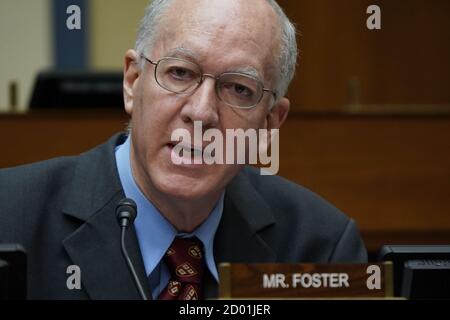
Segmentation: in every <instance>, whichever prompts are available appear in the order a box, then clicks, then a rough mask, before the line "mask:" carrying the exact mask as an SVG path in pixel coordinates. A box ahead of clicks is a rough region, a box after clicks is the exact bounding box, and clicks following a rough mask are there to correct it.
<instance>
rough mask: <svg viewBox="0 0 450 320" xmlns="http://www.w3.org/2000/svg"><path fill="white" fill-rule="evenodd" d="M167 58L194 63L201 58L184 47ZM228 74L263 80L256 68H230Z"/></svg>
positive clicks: (174, 49) (172, 51) (171, 51)
mask: <svg viewBox="0 0 450 320" xmlns="http://www.w3.org/2000/svg"><path fill="white" fill-rule="evenodd" d="M165 56H166V57H175V58H188V59H190V60H192V61H194V62H197V61H199V57H198V55H197V54H195V53H194V52H193V51H192V50H190V49H187V48H185V47H182V46H180V47H176V48H173V49H172V50H170V51H169V52H168V53H167V54H166V55H165ZM226 72H236V73H242V74H245V75H248V76H250V77H253V78H256V79H259V80H260V81H261V79H262V78H261V75H260V73H259V72H258V70H256V68H254V67H237V68H230V69H228V70H227V71H226Z"/></svg>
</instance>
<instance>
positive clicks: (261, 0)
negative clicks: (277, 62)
mask: <svg viewBox="0 0 450 320" xmlns="http://www.w3.org/2000/svg"><path fill="white" fill-rule="evenodd" d="M247 1H248V2H251V3H253V4H257V6H256V7H253V8H252V7H251V6H249V4H248V3H247ZM247 1H242V0H238V1H236V0H223V1H222V0H212V1H211V0H208V1H203V0H192V1H186V2H183V1H178V0H174V3H173V5H172V6H171V7H170V8H169V11H168V12H167V13H166V14H167V16H166V17H165V18H164V19H163V21H162V29H161V34H160V37H159V39H158V41H161V42H160V43H155V44H156V46H155V47H158V45H160V46H159V47H160V50H158V54H159V55H174V56H181V57H183V58H185V57H188V58H190V59H192V60H194V61H196V62H199V61H205V60H206V59H208V58H209V55H210V53H211V51H214V52H215V53H217V52H218V48H219V47H220V48H221V49H222V51H221V52H220V54H219V56H220V55H223V56H220V57H217V59H220V61H224V60H226V59H228V58H230V60H234V59H233V58H235V57H239V53H242V55H241V56H245V59H240V58H237V59H236V62H237V63H236V65H233V66H232V67H233V68H235V70H220V71H236V72H238V71H239V72H242V71H244V73H246V74H249V75H252V76H254V77H257V78H259V79H262V80H263V78H264V76H265V75H266V76H267V75H268V74H269V71H270V73H271V71H272V67H271V66H270V64H272V62H273V61H274V57H275V56H276V55H277V53H278V50H279V44H280V42H279V37H277V34H279V32H280V31H279V25H278V17H277V16H276V14H275V12H274V11H273V10H272V8H271V7H270V5H268V3H267V1H266V0H247ZM244 3H246V4H244ZM177 4H180V6H181V7H178V5H177ZM266 6H268V7H269V8H262V7H266ZM267 10H272V15H270V14H267ZM264 11H266V14H265V15H261V13H262V12H264ZM158 41H157V42H158ZM157 58H160V56H158V57H157ZM239 60H242V61H239ZM243 60H246V63H244V61H243ZM231 64H233V63H231ZM237 68H239V69H240V70H237Z"/></svg>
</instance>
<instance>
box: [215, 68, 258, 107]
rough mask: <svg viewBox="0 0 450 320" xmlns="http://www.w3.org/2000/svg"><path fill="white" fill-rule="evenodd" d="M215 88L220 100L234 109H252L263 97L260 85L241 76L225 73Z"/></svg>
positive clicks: (254, 80)
mask: <svg viewBox="0 0 450 320" xmlns="http://www.w3.org/2000/svg"><path fill="white" fill-rule="evenodd" d="M217 86H218V95H219V97H220V99H222V101H224V102H225V103H227V104H229V105H232V106H235V107H241V108H251V107H254V106H255V105H256V104H258V102H259V101H260V100H261V97H262V95H263V86H262V84H261V83H260V82H259V81H258V80H256V79H254V78H252V77H248V76H245V75H242V74H234V73H225V74H223V75H222V76H221V77H220V78H219V80H218V83H217Z"/></svg>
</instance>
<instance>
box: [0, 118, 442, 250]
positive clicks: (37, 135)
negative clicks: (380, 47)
mask: <svg viewBox="0 0 450 320" xmlns="http://www.w3.org/2000/svg"><path fill="white" fill-rule="evenodd" d="M127 120H128V118H127V116H126V115H125V114H124V112H122V111H120V110H103V111H83V112H69V111H59V112H42V113H34V114H27V115H0V135H1V137H2V138H3V139H2V142H1V143H0V147H1V150H2V152H1V156H0V167H8V166H13V165H18V164H23V163H28V162H32V161H37V160H43V159H47V158H49V157H55V156H60V155H71V154H78V153H80V152H83V151H85V150H87V149H89V148H91V147H93V146H95V145H96V144H98V143H101V142H103V141H105V140H106V139H108V137H109V136H110V135H112V134H113V133H115V132H118V131H121V130H124V129H125V127H126V123H127ZM449 138H450V116H439V117H437V116H434V117H433V116H414V117H411V116H382V115H377V116H342V115H303V116H300V115H292V116H291V117H290V118H289V119H288V121H287V122H286V124H285V125H284V127H283V128H282V130H281V134H280V175H282V176H284V177H286V178H288V179H291V180H293V181H295V182H297V183H299V184H302V185H304V186H306V187H308V188H310V189H312V190H313V191H315V192H316V193H318V194H320V195H322V196H323V197H324V198H326V199H328V200H329V201H330V202H332V203H334V204H335V205H336V206H337V207H338V208H340V209H341V210H343V211H344V212H346V213H347V214H348V215H349V216H351V217H352V218H354V219H355V220H356V221H357V222H358V225H359V227H360V229H361V232H362V234H363V237H364V239H365V241H366V245H367V246H368V249H369V250H370V251H371V253H372V254H373V253H375V252H376V251H377V250H378V249H379V247H380V246H381V245H382V244H385V243H391V244H392V243H395V244H408V243H410V244H413V243H416V244H418V243H423V244H431V243H441V244H445V243H447V244H448V243H450V139H449Z"/></svg>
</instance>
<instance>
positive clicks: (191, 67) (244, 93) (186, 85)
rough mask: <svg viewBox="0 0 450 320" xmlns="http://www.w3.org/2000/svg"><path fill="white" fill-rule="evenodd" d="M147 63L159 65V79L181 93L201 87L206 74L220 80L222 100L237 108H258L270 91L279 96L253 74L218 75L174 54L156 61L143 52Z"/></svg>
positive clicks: (157, 69) (156, 73) (164, 86)
mask: <svg viewBox="0 0 450 320" xmlns="http://www.w3.org/2000/svg"><path fill="white" fill-rule="evenodd" d="M141 57H142V58H144V59H145V60H146V61H147V62H149V63H151V64H152V65H154V66H155V72H154V76H155V80H156V82H157V83H158V84H159V85H160V86H161V87H162V88H164V89H166V90H167V91H170V92H173V93H177V94H189V93H191V92H194V91H195V90H196V89H197V88H198V87H200V86H201V84H202V83H203V81H204V80H205V78H206V77H210V78H213V79H215V80H216V83H215V90H216V94H217V96H218V97H219V99H220V100H221V101H223V102H224V103H226V104H227V105H229V106H231V107H235V108H242V109H250V108H253V107H255V106H256V105H257V104H258V103H259V102H260V101H261V99H262V98H263V96H264V93H265V92H269V93H271V94H272V95H273V97H274V99H276V93H275V92H274V91H273V90H269V89H266V88H264V86H263V84H262V83H261V81H259V80H258V79H257V78H254V77H252V76H249V75H246V74H243V73H237V72H225V73H222V74H220V75H218V76H214V75H211V74H207V73H202V70H201V68H200V66H199V65H197V64H196V63H193V62H190V61H187V60H183V59H179V58H172V57H165V58H162V59H160V60H158V61H157V62H153V61H152V60H150V59H148V58H147V57H145V56H144V55H141Z"/></svg>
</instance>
